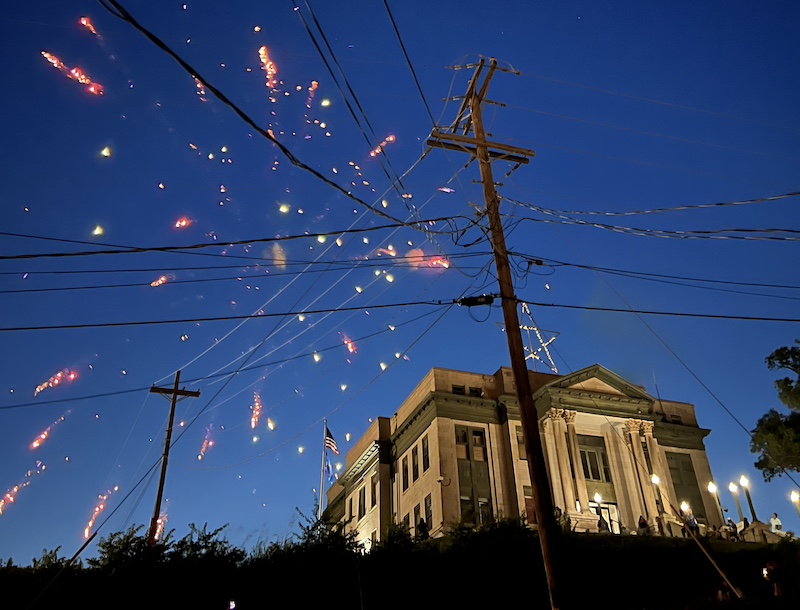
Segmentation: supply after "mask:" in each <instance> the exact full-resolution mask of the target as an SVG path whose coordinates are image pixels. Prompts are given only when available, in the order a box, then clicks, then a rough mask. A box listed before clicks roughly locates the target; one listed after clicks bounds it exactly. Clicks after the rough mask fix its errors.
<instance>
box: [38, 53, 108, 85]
mask: <svg viewBox="0 0 800 610" xmlns="http://www.w3.org/2000/svg"><path fill="white" fill-rule="evenodd" d="M42 57H44V58H45V59H46V60H47V61H49V62H50V64H51V65H52V66H53V67H54V68H57V69H58V70H60V71H61V72H63V73H64V76H66V77H67V78H71V79H72V80H76V81H78V82H79V83H81V84H82V85H86V90H87V91H88V92H89V93H91V94H93V95H103V93H104V90H103V85H101V84H99V83H95V82H94V81H92V79H91V78H89V77H88V76H86V74H84V73H83V70H81V69H80V68H69V67H68V66H67V65H66V64H64V62H63V61H61V60H60V59H59V58H58V57H56V56H55V55H53V54H52V53H48V52H47V51H42Z"/></svg>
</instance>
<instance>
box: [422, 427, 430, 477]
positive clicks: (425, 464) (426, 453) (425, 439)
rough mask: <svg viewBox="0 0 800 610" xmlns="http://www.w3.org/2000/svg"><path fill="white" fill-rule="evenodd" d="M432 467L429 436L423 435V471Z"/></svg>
mask: <svg viewBox="0 0 800 610" xmlns="http://www.w3.org/2000/svg"><path fill="white" fill-rule="evenodd" d="M430 467H431V456H430V453H429V449H428V437H427V435H426V436H423V437H422V472H427V471H428V468H430Z"/></svg>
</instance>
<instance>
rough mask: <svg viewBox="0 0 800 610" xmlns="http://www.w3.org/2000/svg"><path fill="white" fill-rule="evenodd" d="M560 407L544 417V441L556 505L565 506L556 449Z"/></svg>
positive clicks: (551, 410) (542, 424)
mask: <svg viewBox="0 0 800 610" xmlns="http://www.w3.org/2000/svg"><path fill="white" fill-rule="evenodd" d="M560 417H561V416H560V415H559V409H550V410H549V411H548V412H547V413H546V415H545V417H544V418H543V419H542V423H541V426H542V430H543V432H544V435H543V438H542V441H543V445H544V448H545V457H546V458H547V470H548V475H549V478H550V486H551V488H552V490H553V504H554V506H564V490H563V486H562V484H561V477H560V476H559V468H558V451H557V450H556V437H555V426H554V423H555V420H556V419H558V418H560Z"/></svg>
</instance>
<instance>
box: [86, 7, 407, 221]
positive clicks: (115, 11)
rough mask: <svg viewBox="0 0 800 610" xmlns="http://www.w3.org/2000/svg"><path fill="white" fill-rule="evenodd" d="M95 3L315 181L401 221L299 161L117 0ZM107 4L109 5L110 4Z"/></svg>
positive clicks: (379, 214)
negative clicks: (162, 53)
mask: <svg viewBox="0 0 800 610" xmlns="http://www.w3.org/2000/svg"><path fill="white" fill-rule="evenodd" d="M98 2H99V3H100V4H101V6H103V8H105V9H106V10H108V11H109V12H110V13H111V14H112V15H114V16H116V17H118V18H120V19H122V20H123V21H126V22H128V23H129V24H131V25H132V26H133V27H134V28H136V29H137V30H138V31H139V32H140V33H142V34H143V35H144V36H145V37H146V38H147V39H148V40H150V41H151V42H152V43H153V44H155V45H156V46H157V47H158V48H160V49H161V50H163V51H164V52H165V53H167V54H168V55H169V56H170V57H172V58H173V59H174V60H175V61H176V62H178V64H179V65H180V66H181V67H182V68H183V69H184V70H185V71H186V72H188V73H189V75H190V76H191V77H192V78H194V79H196V80H198V81H200V82H201V83H202V84H203V85H204V87H205V88H206V89H207V90H208V91H210V92H211V93H212V94H213V95H214V96H215V97H216V98H217V99H219V100H220V101H221V102H222V103H223V104H225V105H226V106H228V107H229V108H231V109H232V110H233V111H234V113H235V114H236V115H237V116H238V117H239V118H241V119H242V120H243V121H244V122H245V123H246V124H247V125H249V126H250V127H252V128H253V129H254V130H255V131H256V132H257V133H258V134H259V135H261V136H262V137H264V138H266V139H267V140H269V141H270V142H272V143H273V144H275V145H276V146H277V147H278V149H279V150H280V151H281V153H283V155H284V156H285V157H286V158H287V159H288V160H289V162H290V163H291V164H292V165H294V166H295V167H298V168H300V169H302V170H304V171H307V172H308V173H310V174H311V175H312V176H314V177H315V178H317V179H318V180H320V181H322V182H324V183H325V184H327V185H328V186H330V187H332V188H334V189H335V190H337V191H338V192H339V193H340V194H342V195H344V196H345V197H347V198H348V199H351V200H353V201H355V202H356V203H358V204H359V205H362V206H364V207H365V208H366V209H368V210H369V211H371V212H372V213H374V214H376V215H378V216H382V217H384V218H386V219H388V220H391V221H393V222H400V221H398V220H397V219H396V218H395V217H393V216H392V215H391V214H388V213H386V212H384V211H383V210H381V209H380V208H377V207H374V206H371V205H369V204H368V203H367V202H365V201H363V200H362V199H360V198H359V197H357V196H355V195H354V194H353V193H351V192H350V191H348V190H347V189H345V188H343V187H342V186H340V185H338V184H337V183H335V182H333V181H332V180H329V179H328V178H327V177H325V176H324V175H322V174H321V173H320V172H318V171H317V170H316V169H314V168H313V167H311V166H309V165H307V164H306V163H304V162H302V161H301V160H300V159H298V158H297V157H296V156H295V155H294V154H293V153H292V152H291V150H289V149H288V148H287V147H286V146H285V145H284V144H282V143H281V142H280V141H279V140H277V139H276V138H275V137H274V136H272V135H271V134H270V133H269V132H268V131H267V130H266V129H264V128H262V127H260V126H259V125H258V124H257V123H256V122H255V121H254V120H253V119H252V118H250V116H249V115H247V114H246V113H245V112H244V111H243V110H242V109H241V108H239V106H237V105H236V104H235V103H233V102H232V101H231V100H230V99H229V98H228V97H227V96H226V95H225V94H224V93H222V92H221V91H220V90H219V89H217V88H216V87H215V86H214V85H212V84H211V83H210V82H209V81H208V80H207V79H206V78H204V77H203V76H202V75H201V74H200V73H199V72H198V71H197V70H195V69H194V68H193V67H192V66H191V65H190V64H189V63H187V62H186V61H185V60H184V59H183V58H181V57H180V56H179V55H178V54H177V53H176V52H175V51H173V50H172V49H171V48H170V47H169V46H168V45H166V44H165V43H164V42H163V41H162V40H161V39H160V38H158V37H157V36H156V35H155V34H153V33H152V32H151V31H150V30H148V29H147V28H145V27H144V26H142V25H141V24H140V23H139V22H138V21H137V20H136V19H135V18H134V17H133V15H131V13H129V12H128V11H127V10H126V9H125V8H124V7H123V6H122V5H121V4H120V3H119V2H117V0H98ZM109 5H110V6H109Z"/></svg>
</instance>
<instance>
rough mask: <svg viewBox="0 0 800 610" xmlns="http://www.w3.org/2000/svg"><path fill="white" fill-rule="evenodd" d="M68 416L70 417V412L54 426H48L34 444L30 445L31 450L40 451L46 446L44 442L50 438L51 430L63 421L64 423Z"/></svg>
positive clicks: (53, 424) (54, 423) (34, 440)
mask: <svg viewBox="0 0 800 610" xmlns="http://www.w3.org/2000/svg"><path fill="white" fill-rule="evenodd" d="M67 415H69V411H67V412H66V413H65V414H64V415H62V416H61V417H59V418H58V419H57V420H56V421H54V422H53V423H52V424H50V425H49V426H47V428H46V429H45V430H44V431H43V432H42V433H41V434H39V435H38V436H37V437H36V438H35V439H33V442H32V443H31V444H30V449H31V450H34V449H38V448H39V447H41V446H42V445H43V444H44V442H45V441H46V440H47V438H48V437H49V436H50V432H51V430H52V429H53V428H55V427H56V426H57V425H58V424H60V423H61V422H62V421H64V419H66V416H67Z"/></svg>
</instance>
